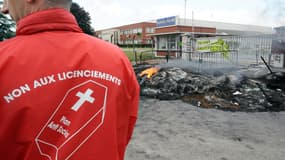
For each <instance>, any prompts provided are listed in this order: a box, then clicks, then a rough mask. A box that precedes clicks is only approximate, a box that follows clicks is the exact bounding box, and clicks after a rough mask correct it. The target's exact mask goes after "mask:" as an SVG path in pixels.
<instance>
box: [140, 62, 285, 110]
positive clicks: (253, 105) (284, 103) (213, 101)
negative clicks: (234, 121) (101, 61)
mask: <svg viewBox="0 0 285 160" xmlns="http://www.w3.org/2000/svg"><path fill="white" fill-rule="evenodd" d="M145 67H149V66H145ZM142 70H143V67H137V68H136V72H137V73H140V72H141V71H142ZM260 71H263V72H260ZM258 73H261V74H258ZM138 80H139V82H140V83H141V95H142V96H145V97H151V98H157V99H160V100H175V99H182V100H183V101H185V102H188V103H191V104H192V105H196V106H198V107H203V108H218V109H222V110H230V111H246V112H256V111H258V112H263V111H282V110H285V85H284V81H285V74H284V73H274V74H267V73H266V72H264V68H258V69H256V70H252V71H251V73H250V70H248V69H247V70H237V71H233V72H230V73H226V74H217V75H215V74H214V75H210V74H201V73H194V72H190V71H186V70H183V69H181V68H178V67H169V68H161V69H160V70H159V72H158V73H156V74H155V75H154V76H153V77H151V78H150V79H147V78H145V77H141V76H138Z"/></svg>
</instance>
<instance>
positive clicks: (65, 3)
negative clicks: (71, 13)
mask: <svg viewBox="0 0 285 160" xmlns="http://www.w3.org/2000/svg"><path fill="white" fill-rule="evenodd" d="M71 4H72V0H45V5H46V6H47V7H49V8H52V7H61V8H66V9H70V7H71Z"/></svg>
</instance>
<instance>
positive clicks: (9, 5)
mask: <svg viewBox="0 0 285 160" xmlns="http://www.w3.org/2000/svg"><path fill="white" fill-rule="evenodd" d="M71 4H72V0H4V4H3V8H2V10H1V11H2V13H9V14H10V15H11V17H12V18H13V19H14V20H15V21H16V22H17V21H19V20H20V19H22V18H23V17H25V16H26V15H28V14H31V13H33V12H37V11H40V10H45V9H48V8H64V9H66V10H70V7H71Z"/></svg>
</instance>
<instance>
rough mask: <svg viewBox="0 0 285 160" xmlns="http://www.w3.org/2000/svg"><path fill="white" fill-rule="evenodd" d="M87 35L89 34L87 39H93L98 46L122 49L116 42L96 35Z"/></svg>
mask: <svg viewBox="0 0 285 160" xmlns="http://www.w3.org/2000/svg"><path fill="white" fill-rule="evenodd" d="M86 36H87V39H89V40H92V41H93V43H94V44H95V45H96V47H100V48H105V49H113V50H120V48H119V47H118V46H117V45H115V44H112V43H110V42H106V41H104V40H102V39H99V38H97V37H94V36H90V35H86Z"/></svg>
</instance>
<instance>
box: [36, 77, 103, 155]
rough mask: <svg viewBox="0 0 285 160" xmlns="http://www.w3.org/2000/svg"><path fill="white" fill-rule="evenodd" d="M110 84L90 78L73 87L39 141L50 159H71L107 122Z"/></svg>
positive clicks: (39, 146) (38, 137) (43, 152)
mask: <svg viewBox="0 0 285 160" xmlns="http://www.w3.org/2000/svg"><path fill="white" fill-rule="evenodd" d="M107 91H108V88H107V87H106V86H104V85H102V84H100V83H97V82H95V81H92V80H89V81H87V82H84V83H82V84H79V85H77V86H75V87H73V88H71V89H70V90H69V91H68V92H67V93H66V95H65V96H64V98H63V100H62V101H61V103H60V104H59V106H58V107H57V109H56V110H55V112H54V113H53V114H52V115H51V117H50V119H49V120H48V122H47V123H46V124H45V126H44V127H43V128H42V129H41V131H40V133H39V134H38V136H37V137H36V139H35V141H36V144H37V147H38V149H39V152H40V154H41V155H42V156H46V157H47V158H49V159H50V160H63V159H69V158H70V157H72V155H73V154H74V153H75V152H76V151H78V150H79V149H80V147H81V145H83V144H84V143H85V142H86V141H88V139H89V138H90V137H91V136H92V135H93V134H94V133H96V131H97V130H98V129H99V128H100V127H101V126H102V125H103V123H104V116H105V111H106V99H107Z"/></svg>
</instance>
